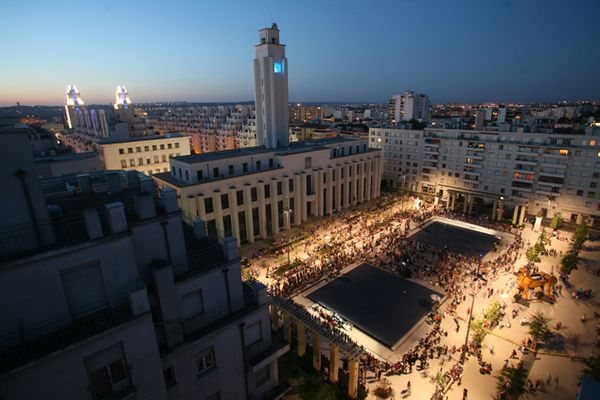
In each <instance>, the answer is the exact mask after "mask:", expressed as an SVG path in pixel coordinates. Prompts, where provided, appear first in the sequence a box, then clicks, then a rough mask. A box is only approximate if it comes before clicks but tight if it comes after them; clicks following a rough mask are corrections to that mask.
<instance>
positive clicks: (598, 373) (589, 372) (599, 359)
mask: <svg viewBox="0 0 600 400" xmlns="http://www.w3.org/2000/svg"><path fill="white" fill-rule="evenodd" d="M583 363H584V364H585V368H584V369H583V376H589V377H590V378H592V379H595V380H597V381H600V356H597V355H593V356H591V357H588V358H586V359H585V360H583Z"/></svg>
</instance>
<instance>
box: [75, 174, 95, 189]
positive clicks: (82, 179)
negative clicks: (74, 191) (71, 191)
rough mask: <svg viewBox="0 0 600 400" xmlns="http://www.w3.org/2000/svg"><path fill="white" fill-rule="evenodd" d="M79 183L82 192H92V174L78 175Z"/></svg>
mask: <svg viewBox="0 0 600 400" xmlns="http://www.w3.org/2000/svg"><path fill="white" fill-rule="evenodd" d="M77 183H78V184H79V192H80V193H90V192H91V191H92V179H91V178H90V174H80V175H77Z"/></svg>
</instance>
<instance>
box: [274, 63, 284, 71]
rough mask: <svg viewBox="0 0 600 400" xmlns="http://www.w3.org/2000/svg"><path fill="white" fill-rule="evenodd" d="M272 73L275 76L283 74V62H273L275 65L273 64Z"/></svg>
mask: <svg viewBox="0 0 600 400" xmlns="http://www.w3.org/2000/svg"><path fill="white" fill-rule="evenodd" d="M273 72H274V73H276V74H283V72H284V66H283V61H275V63H274V64H273Z"/></svg>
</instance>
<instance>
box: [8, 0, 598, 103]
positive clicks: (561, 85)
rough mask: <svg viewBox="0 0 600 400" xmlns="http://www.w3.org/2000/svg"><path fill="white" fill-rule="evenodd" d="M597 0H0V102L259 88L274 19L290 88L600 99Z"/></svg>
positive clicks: (306, 96) (367, 94)
mask: <svg viewBox="0 0 600 400" xmlns="http://www.w3.org/2000/svg"><path fill="white" fill-rule="evenodd" d="M599 12H600V1H596V0H588V1H583V0H569V1H558V0H520V1H516V0H479V1H476V0H473V1H466V0H465V1H460V0H454V1H449V0H437V1H433V0H396V1H392V0H389V1H378V0H371V1H364V0H361V1H353V0H345V1H325V0H321V1H312V0H304V1H296V0H280V1H279V2H277V1H272V0H271V1H253V0H245V1H243V0H239V1H225V0H223V1H204V0H197V1H179V0H170V1H162V2H155V1H123V0H121V1H113V0H97V1H74V0H71V1H64V2H63V1H54V0H53V1H41V0H40V1H28V0H2V1H1V2H0V38H1V39H0V54H1V55H2V56H1V57H0V60H1V61H0V105H6V104H14V103H15V102H16V101H20V102H21V103H23V104H61V103H63V102H64V92H65V87H66V85H67V84H70V83H74V84H76V85H77V86H78V88H79V89H80V91H81V94H82V96H83V98H84V99H85V100H86V101H87V102H88V103H92V102H94V103H95V102H98V103H109V102H111V101H113V98H114V90H115V87H116V85H117V84H121V83H122V84H124V85H126V86H127V88H128V90H129V93H130V95H131V98H132V99H133V101H134V102H136V101H137V102H141V101H162V100H167V101H169V100H187V101H241V100H251V99H253V73H252V59H253V57H254V45H255V44H256V43H257V41H258V32H257V31H258V29H260V28H262V27H265V26H270V24H271V22H273V21H275V22H277V23H278V25H279V28H280V29H281V40H282V42H283V43H285V44H286V45H287V57H288V60H289V89H290V99H291V100H294V101H348V102H359V101H373V102H380V101H386V99H387V98H389V96H391V95H392V94H394V93H398V92H400V91H403V90H407V89H408V90H416V91H420V92H424V93H427V94H429V96H430V97H431V99H432V101H434V102H443V101H472V102H477V101H539V100H541V101H553V100H563V99H566V100H576V99H592V100H600V79H598V75H599V74H598V71H600V24H599V23H598V22H597V18H598V15H599Z"/></svg>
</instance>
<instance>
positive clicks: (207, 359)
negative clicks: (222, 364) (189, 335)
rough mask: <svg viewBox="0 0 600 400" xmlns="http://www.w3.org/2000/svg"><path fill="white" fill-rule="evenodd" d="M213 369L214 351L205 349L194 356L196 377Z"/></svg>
mask: <svg viewBox="0 0 600 400" xmlns="http://www.w3.org/2000/svg"><path fill="white" fill-rule="evenodd" d="M213 368H215V350H214V348H212V347H211V348H210V349H206V350H204V351H202V352H201V353H199V354H198V355H197V356H196V372H197V374H198V376H200V375H202V374H204V373H206V372H207V371H210V370H211V369H213Z"/></svg>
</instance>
